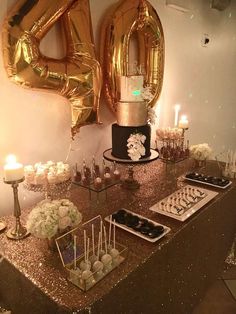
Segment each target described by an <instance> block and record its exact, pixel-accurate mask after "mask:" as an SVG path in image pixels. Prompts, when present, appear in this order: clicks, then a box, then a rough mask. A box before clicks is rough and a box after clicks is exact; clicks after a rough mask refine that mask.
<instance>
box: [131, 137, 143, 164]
mask: <svg viewBox="0 0 236 314" xmlns="http://www.w3.org/2000/svg"><path fill="white" fill-rule="evenodd" d="M145 141H146V136H145V135H143V134H141V133H136V134H131V135H130V137H129V138H128V140H127V147H128V156H129V157H130V158H131V159H132V160H133V161H138V160H139V159H140V158H141V157H142V156H144V155H145V153H146V149H145V147H144V145H143V144H144V143H145Z"/></svg>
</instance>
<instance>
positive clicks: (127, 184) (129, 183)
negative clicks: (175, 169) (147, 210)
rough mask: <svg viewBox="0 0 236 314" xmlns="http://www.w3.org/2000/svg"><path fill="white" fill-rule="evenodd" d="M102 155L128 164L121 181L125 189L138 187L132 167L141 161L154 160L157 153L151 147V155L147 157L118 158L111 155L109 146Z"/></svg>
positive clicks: (107, 158)
mask: <svg viewBox="0 0 236 314" xmlns="http://www.w3.org/2000/svg"><path fill="white" fill-rule="evenodd" d="M103 157H104V158H105V159H106V160H109V161H115V162H117V163H120V164H128V178H126V179H125V180H123V181H122V185H121V186H122V187H123V188H125V189H127V190H137V189H139V188H140V183H139V182H138V181H137V180H136V179H135V178H134V167H135V166H136V165H138V164H141V163H148V162H151V161H154V160H156V159H157V158H158V157H159V154H158V152H157V151H156V150H154V149H152V148H151V155H150V156H149V157H147V158H143V159H140V160H137V161H134V160H131V159H120V158H116V157H114V156H113V155H112V148H109V149H107V150H105V151H104V152H103Z"/></svg>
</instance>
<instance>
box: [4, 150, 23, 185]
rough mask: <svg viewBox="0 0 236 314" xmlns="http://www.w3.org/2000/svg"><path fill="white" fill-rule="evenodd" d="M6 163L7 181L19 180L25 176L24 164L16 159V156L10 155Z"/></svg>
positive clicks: (5, 177)
mask: <svg viewBox="0 0 236 314" xmlns="http://www.w3.org/2000/svg"><path fill="white" fill-rule="evenodd" d="M6 162H7V163H6V165H5V166H4V179H5V181H17V180H21V179H22V178H23V177H24V168H23V165H22V164H20V163H18V162H17V161H16V156H14V155H9V156H7V158H6Z"/></svg>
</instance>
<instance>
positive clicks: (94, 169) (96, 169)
mask: <svg viewBox="0 0 236 314" xmlns="http://www.w3.org/2000/svg"><path fill="white" fill-rule="evenodd" d="M93 171H94V172H95V174H96V177H100V168H99V165H97V164H96V162H95V158H94V156H93Z"/></svg>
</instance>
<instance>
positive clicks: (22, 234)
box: [7, 226, 30, 240]
mask: <svg viewBox="0 0 236 314" xmlns="http://www.w3.org/2000/svg"><path fill="white" fill-rule="evenodd" d="M29 234H30V233H29V232H28V231H27V229H26V228H25V227H22V226H20V228H19V229H18V230H17V229H15V228H11V229H10V230H8V231H7V237H8V238H9V239H11V240H21V239H24V238H26V237H28V236H29Z"/></svg>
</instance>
